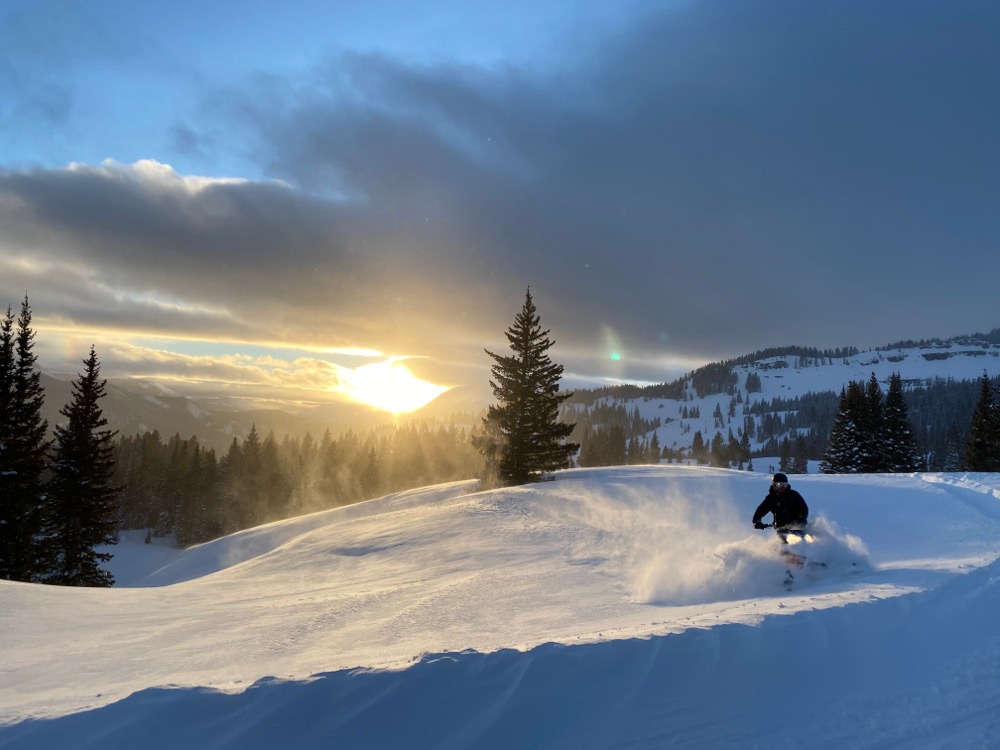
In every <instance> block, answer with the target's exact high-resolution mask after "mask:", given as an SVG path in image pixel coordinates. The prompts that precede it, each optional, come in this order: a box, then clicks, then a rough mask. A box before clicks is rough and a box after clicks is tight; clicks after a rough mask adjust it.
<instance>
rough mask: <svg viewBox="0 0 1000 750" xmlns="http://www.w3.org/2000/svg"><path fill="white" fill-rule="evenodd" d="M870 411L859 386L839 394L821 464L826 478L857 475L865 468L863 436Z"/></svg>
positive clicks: (852, 385)
mask: <svg viewBox="0 0 1000 750" xmlns="http://www.w3.org/2000/svg"><path fill="white" fill-rule="evenodd" d="M867 415H868V410H867V407H866V404H865V393H864V391H863V390H862V388H861V384H860V383H856V382H855V381H853V380H852V381H851V382H850V383H848V385H847V386H846V387H845V388H842V389H841V391H840V405H839V406H838V407H837V415H836V416H835V417H834V420H833V428H832V429H831V430H830V439H829V441H828V442H827V446H826V454H825V455H824V456H823V461H822V462H821V463H820V471H821V472H823V473H824V474H856V473H858V472H859V471H861V467H862V460H861V459H862V455H863V454H862V450H863V447H862V435H863V431H864V426H865V422H866V421H867Z"/></svg>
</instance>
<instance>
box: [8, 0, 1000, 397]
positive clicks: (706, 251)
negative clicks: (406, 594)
mask: <svg viewBox="0 0 1000 750" xmlns="http://www.w3.org/2000/svg"><path fill="white" fill-rule="evenodd" d="M998 32H1000V7H998V6H997V5H996V4H995V3H993V2H985V1H981V2H964V1H963V2H955V3H930V2H903V1H901V0H900V1H897V2H880V3H870V2H857V1H842V2H836V3H831V2H820V3H801V2H795V1H793V0H762V1H761V2H755V3H746V2H740V1H739V0H704V1H703V2H698V3H689V2H673V3H647V2H630V3H614V4H611V3H600V2H583V1H578V2H568V1H566V2H553V3H543V4H537V3H528V2H508V3H502V4H498V3H489V4H487V3H479V4H469V3H460V2H457V1H455V2H437V3H431V2H426V3H415V2H390V1H388V0H387V1H384V2H369V3H363V4H362V3H346V2H343V3H338V2H318V1H316V2H302V1H296V0H292V1H291V2H285V3H282V4H272V3H230V2H197V3H196V2H187V1H182V2H173V3H134V2H125V1H124V0H115V1H114V2H112V1H101V0H91V1H90V2H69V1H67V0H39V1H37V2H28V1H27V0H8V1H7V2H6V3H4V4H3V6H2V7H0V49H2V50H3V53H2V55H3V56H2V57H0V144H2V149H0V302H2V301H8V302H9V303H11V304H13V305H15V307H16V306H17V304H18V303H19V301H20V299H21V298H22V297H23V295H24V293H25V291H27V292H28V294H29V296H30V300H31V304H32V309H33V311H34V313H35V316H36V322H37V326H38V330H39V336H38V344H37V348H38V351H39V355H40V357H41V362H42V365H43V366H46V367H49V368H51V369H54V370H69V371H72V370H73V369H74V368H75V367H76V366H77V365H76V363H77V362H78V361H79V358H80V357H82V356H85V355H86V350H87V349H88V348H89V345H90V343H95V344H96V345H97V347H98V354H99V356H100V357H101V359H102V362H103V363H104V366H105V373H106V374H108V375H109V376H113V377H117V376H129V375H136V376H139V375H141V376H143V377H150V376H156V377H159V378H161V379H162V380H164V381H165V382H169V381H171V380H176V382H177V383H178V385H179V386H185V385H187V386H190V387H194V385H195V384H196V385H197V387H198V388H201V389H206V390H210V389H211V388H212V387H213V384H215V383H217V384H219V385H220V387H222V386H224V387H226V388H228V389H232V388H233V387H234V385H233V384H234V383H238V384H239V388H241V389H242V390H243V391H244V392H246V393H247V394H248V395H252V394H253V393H255V392H257V391H255V389H257V388H265V386H266V390H267V392H268V393H269V394H272V395H273V394H275V393H277V394H279V395H282V396H285V397H288V398H295V397H296V394H298V396H299V397H301V398H302V399H303V400H309V399H311V398H314V397H315V393H316V392H318V391H322V390H324V387H323V386H322V383H324V382H326V381H324V379H323V378H324V377H326V378H334V379H336V378H337V377H339V376H338V375H337V373H341V374H343V373H347V370H345V369H342V368H347V369H352V368H357V367H358V364H359V362H360V361H362V360H363V361H364V362H368V363H373V362H376V361H385V360H386V359H387V358H389V357H412V359H408V360H403V361H404V362H405V363H406V367H408V368H410V369H412V370H413V371H415V372H417V374H419V375H420V376H421V377H424V378H426V379H428V380H431V381H432V382H435V383H439V384H445V385H455V386H459V385H461V386H465V387H470V388H471V387H473V386H474V385H475V384H477V383H478V384H480V385H485V379H486V372H487V368H488V365H489V361H488V358H487V357H486V356H485V354H483V352H482V349H483V347H489V348H502V347H503V346H504V340H503V337H502V332H503V330H504V328H506V326H507V325H508V324H509V323H510V322H511V321H512V320H513V316H514V314H515V313H516V312H517V310H518V309H519V308H520V306H521V302H522V301H523V298H524V291H525V289H526V288H527V287H528V286H529V285H530V286H531V289H532V293H533V295H534V298H535V302H536V304H537V306H538V308H539V311H540V313H541V315H542V321H543V324H545V325H546V326H547V327H550V328H551V329H552V335H553V338H555V340H556V341H557V346H556V349H555V350H554V355H555V356H556V358H557V360H558V361H562V362H563V363H564V364H565V365H566V367H567V371H568V372H569V373H572V374H573V375H574V376H575V377H576V379H577V382H602V380H601V379H604V378H610V379H615V378H623V379H628V380H635V381H662V380H669V379H672V378H674V377H676V376H677V375H678V374H680V373H681V372H683V371H685V370H688V369H691V368H692V367H694V366H696V365H698V364H701V363H704V362H706V361H710V360H714V359H721V358H726V357H732V356H738V355H741V354H744V353H748V352H751V351H754V350H757V349H761V348H765V347H769V346H780V345H787V344H800V345H811V346H819V347H838V346H847V345H853V346H859V347H862V348H864V347H868V346H875V345H881V344H885V343H889V342H890V341H894V340H898V339H902V338H921V337H932V336H949V335H954V334H960V333H970V332H974V331H979V330H989V329H991V328H994V327H997V325H1000V319H998V317H997V305H996V302H995V297H996V279H997V278H998V277H1000V260H998V258H1000V253H997V245H998V239H1000V215H998V212H997V211H996V208H995V207H996V200H997V196H998V195H1000V136H998V130H997V128H996V122H997V121H998V120H1000V90H998V89H1000V83H998V82H1000V45H997V44H996V43H995V40H996V39H997V38H998ZM150 342H157V343H156V345H155V346H153V345H150ZM357 350H369V351H370V352H377V353H378V354H377V355H376V354H374V353H372V354H371V356H370V357H367V358H361V359H359V358H358V357H357V356H345V355H343V354H342V353H338V352H344V351H352V352H355V355H356V353H357ZM241 351H242V352H244V353H245V356H243V358H242V359H233V353H234V352H236V353H237V354H239V353H240V352H241ZM262 351H267V352H269V355H268V356H269V357H270V359H268V360H267V361H266V362H265V361H264V360H263V359H261V357H262V356H263V355H261V352H262ZM303 352H307V353H310V354H309V356H305V357H304V356H302V353H303ZM213 353H217V355H218V356H217V357H213ZM612 354H615V355H617V358H613V357H612ZM313 355H315V356H313ZM241 362H242V363H244V364H245V363H246V362H249V364H246V366H242V365H240V363H241ZM275 362H279V363H280V366H278V365H275ZM317 362H326V363H328V364H330V365H332V366H333V369H332V370H331V368H330V367H326V366H325V365H320V364H316V363H317ZM310 363H311V364H310ZM265 364H266V365H267V366H264V365H265ZM310 367H312V368H313V369H310ZM337 368H341V369H337ZM276 370H277V371H278V373H279V376H280V378H281V383H280V384H276V383H275V382H263V380H266V379H267V378H269V377H270V378H273V377H275V375H274V373H275V371H276ZM331 372H332V373H333V374H332V375H331V374H330V373H331ZM588 378H589V379H593V380H592V381H587V379H588ZM302 381H308V382H310V383H314V384H320V385H319V386H316V387H314V389H313V391H312V392H311V393H307V392H305V391H297V390H296V385H295V384H296V383H299V382H302ZM338 382H339V381H338ZM333 385H334V386H336V385H337V383H334V384H333ZM326 390H329V391H331V392H336V387H332V388H329V389H326ZM261 392H263V391H261Z"/></svg>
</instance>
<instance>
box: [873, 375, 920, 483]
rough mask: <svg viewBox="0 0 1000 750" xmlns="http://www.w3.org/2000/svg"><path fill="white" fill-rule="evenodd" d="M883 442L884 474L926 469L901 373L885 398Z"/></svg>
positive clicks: (896, 376) (890, 386) (891, 382)
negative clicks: (910, 414) (904, 393)
mask: <svg viewBox="0 0 1000 750" xmlns="http://www.w3.org/2000/svg"><path fill="white" fill-rule="evenodd" d="M879 442H880V443H881V450H882V457H883V471H888V472H894V473H900V472H911V471H920V470H921V469H922V468H923V463H924V462H923V459H921V457H920V455H919V454H918V453H917V445H916V441H915V439H914V436H913V426H912V425H911V424H910V418H909V416H908V414H907V407H906V399H905V397H904V396H903V379H902V377H901V376H900V374H899V373H898V372H895V373H893V374H892V376H891V377H890V378H889V392H888V394H887V395H886V397H885V419H884V421H883V423H882V434H881V439H880V441H879Z"/></svg>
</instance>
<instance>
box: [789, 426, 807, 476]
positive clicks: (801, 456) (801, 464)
mask: <svg viewBox="0 0 1000 750" xmlns="http://www.w3.org/2000/svg"><path fill="white" fill-rule="evenodd" d="M791 471H792V473H793V474H808V473H809V454H808V452H807V451H806V439H805V437H804V436H803V435H802V433H798V434H797V435H796V436H795V442H794V444H793V446H792V465H791Z"/></svg>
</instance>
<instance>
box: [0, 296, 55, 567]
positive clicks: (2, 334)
mask: <svg viewBox="0 0 1000 750" xmlns="http://www.w3.org/2000/svg"><path fill="white" fill-rule="evenodd" d="M34 338H35V333H34V331H33V330H32V329H31V308H30V307H29V305H28V298H27V296H25V298H24V302H23V303H22V305H21V313H20V315H19V316H18V318H17V327H16V330H15V328H14V318H13V314H12V312H11V309H10V308H9V307H8V308H7V315H6V317H5V318H4V320H3V321H2V322H0V578H3V579H7V580H14V581H35V580H38V579H39V577H40V575H41V574H42V573H43V572H44V570H45V568H46V562H45V560H44V559H43V558H44V550H45V547H44V546H43V545H42V544H41V538H40V535H41V532H42V526H43V523H44V517H43V513H44V503H45V495H44V487H43V482H42V472H43V471H44V469H45V456H46V453H47V451H48V447H49V443H48V441H47V440H46V439H45V436H46V433H47V432H48V423H47V422H46V421H45V420H44V419H42V416H41V414H42V406H43V401H44V395H43V392H42V387H41V384H40V378H41V375H40V373H39V372H38V370H37V369H35V363H36V361H37V357H36V356H35V355H34V354H33V353H32V348H33V346H34Z"/></svg>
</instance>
